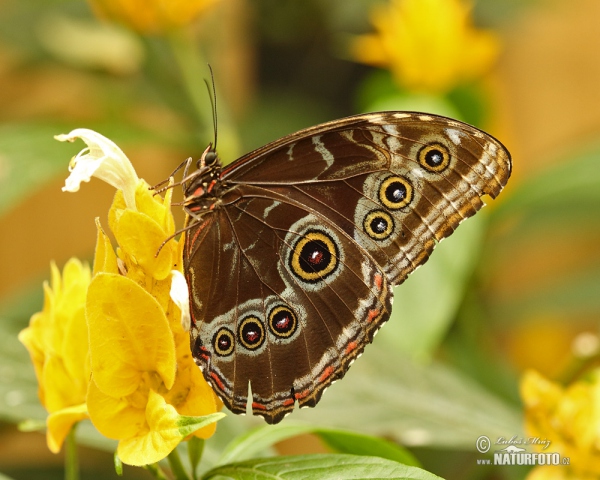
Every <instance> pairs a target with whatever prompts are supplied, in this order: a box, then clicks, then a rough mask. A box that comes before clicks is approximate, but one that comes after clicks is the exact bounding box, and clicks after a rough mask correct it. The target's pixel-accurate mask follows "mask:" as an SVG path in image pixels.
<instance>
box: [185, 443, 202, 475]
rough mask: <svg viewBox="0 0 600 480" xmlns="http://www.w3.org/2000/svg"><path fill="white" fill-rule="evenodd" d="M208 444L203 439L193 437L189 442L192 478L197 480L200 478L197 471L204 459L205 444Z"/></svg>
mask: <svg viewBox="0 0 600 480" xmlns="http://www.w3.org/2000/svg"><path fill="white" fill-rule="evenodd" d="M205 443H206V442H205V441H204V439H202V438H198V437H191V438H190V439H189V440H188V441H187V451H188V459H189V461H190V466H191V470H192V478H193V479H194V480H195V479H196V478H198V475H197V469H198V464H199V463H200V460H201V459H202V452H203V451H204V444H205Z"/></svg>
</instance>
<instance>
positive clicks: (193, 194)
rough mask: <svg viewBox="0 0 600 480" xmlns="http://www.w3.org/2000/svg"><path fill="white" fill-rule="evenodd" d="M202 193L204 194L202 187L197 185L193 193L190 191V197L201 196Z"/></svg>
mask: <svg viewBox="0 0 600 480" xmlns="http://www.w3.org/2000/svg"><path fill="white" fill-rule="evenodd" d="M202 195H204V187H198V188H197V189H196V190H194V193H192V197H201V196H202Z"/></svg>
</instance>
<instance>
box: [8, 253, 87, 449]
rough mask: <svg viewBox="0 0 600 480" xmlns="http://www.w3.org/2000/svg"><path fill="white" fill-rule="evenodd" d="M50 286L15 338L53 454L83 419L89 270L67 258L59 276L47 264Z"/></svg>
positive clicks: (45, 287)
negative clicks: (28, 365)
mask: <svg viewBox="0 0 600 480" xmlns="http://www.w3.org/2000/svg"><path fill="white" fill-rule="evenodd" d="M51 271H52V280H51V285H48V283H45V284H44V308H43V310H42V311H41V312H38V313H36V314H35V315H33V316H32V317H31V320H30V322H29V327H27V328H25V329H24V330H22V331H21V332H20V333H19V340H20V341H21V342H22V343H23V344H24V345H25V347H27V350H29V354H30V355H31V361H32V362H33V366H34V368H35V373H36V376H37V379H38V385H39V387H38V393H39V397H40V401H41V403H42V405H43V406H44V407H45V408H46V410H47V411H48V412H49V413H50V415H49V416H48V419H47V421H46V423H47V435H46V439H47V442H48V448H49V449H50V450H51V451H52V452H54V453H58V452H59V451H60V449H61V447H62V444H63V442H64V440H65V437H66V436H67V434H68V433H69V431H70V430H71V428H72V427H73V425H74V424H75V423H77V422H78V421H79V420H83V419H84V418H87V408H86V405H85V399H86V394H87V386H88V382H89V378H90V361H89V349H88V341H87V337H88V328H87V324H86V321H85V297H86V292H87V288H88V285H89V283H90V277H91V274H90V269H89V267H88V266H87V265H83V264H82V263H81V262H79V260H76V259H71V260H69V261H68V262H67V264H66V265H65V267H64V269H63V273H62V276H61V274H60V271H59V270H58V268H57V267H56V265H55V264H54V263H53V264H52V265H51Z"/></svg>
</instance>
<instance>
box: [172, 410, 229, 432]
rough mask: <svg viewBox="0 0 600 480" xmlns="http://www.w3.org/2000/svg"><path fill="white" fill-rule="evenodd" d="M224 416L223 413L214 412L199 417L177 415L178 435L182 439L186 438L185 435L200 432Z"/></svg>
mask: <svg viewBox="0 0 600 480" xmlns="http://www.w3.org/2000/svg"><path fill="white" fill-rule="evenodd" d="M226 416H227V415H226V414H225V413H223V412H216V413H211V414H209V415H201V416H190V415H179V418H178V422H177V423H178V427H179V433H180V434H181V436H182V437H186V436H187V435H191V434H192V433H194V432H195V431H197V430H200V429H201V428H204V427H206V426H207V425H210V424H211V423H215V422H217V421H219V420H221V419H222V418H225V417H226Z"/></svg>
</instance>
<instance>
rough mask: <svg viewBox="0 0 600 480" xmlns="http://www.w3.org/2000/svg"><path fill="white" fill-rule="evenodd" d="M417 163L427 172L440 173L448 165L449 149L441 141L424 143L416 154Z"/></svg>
mask: <svg viewBox="0 0 600 480" xmlns="http://www.w3.org/2000/svg"><path fill="white" fill-rule="evenodd" d="M417 158H418V160H419V164H420V165H421V166H422V167H423V168H424V169H425V170H427V171H428V172H432V173H440V172H443V171H444V170H446V168H448V165H450V151H449V150H448V147H446V146H445V145H442V144H441V143H431V144H429V145H425V146H424V147H423V148H421V150H419V153H418V154H417Z"/></svg>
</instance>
